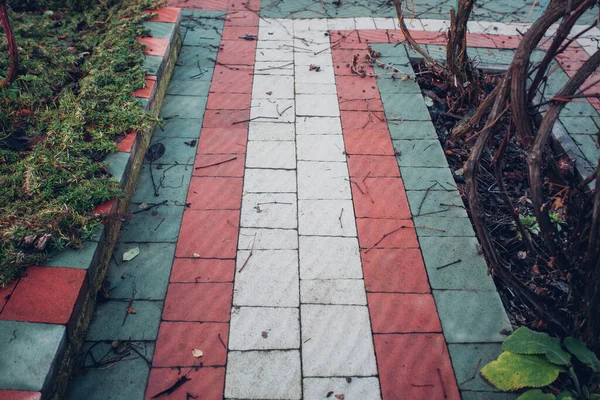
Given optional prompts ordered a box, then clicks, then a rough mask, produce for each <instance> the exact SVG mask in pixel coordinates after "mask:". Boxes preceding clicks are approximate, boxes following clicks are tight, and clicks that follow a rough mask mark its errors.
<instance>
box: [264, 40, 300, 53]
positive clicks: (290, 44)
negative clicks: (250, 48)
mask: <svg viewBox="0 0 600 400" xmlns="http://www.w3.org/2000/svg"><path fill="white" fill-rule="evenodd" d="M256 48H257V49H258V50H259V51H260V50H273V49H275V50H282V51H292V52H293V51H294V40H293V39H288V40H272V41H259V42H258V43H257V44H256Z"/></svg>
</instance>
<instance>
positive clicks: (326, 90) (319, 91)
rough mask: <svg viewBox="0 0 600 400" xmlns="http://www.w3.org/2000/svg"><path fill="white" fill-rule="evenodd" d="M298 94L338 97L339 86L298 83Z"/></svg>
mask: <svg viewBox="0 0 600 400" xmlns="http://www.w3.org/2000/svg"><path fill="white" fill-rule="evenodd" d="M296 93H298V94H312V95H323V94H333V95H337V86H336V85H334V84H329V83H322V84H320V85H313V84H312V83H308V82H296Z"/></svg>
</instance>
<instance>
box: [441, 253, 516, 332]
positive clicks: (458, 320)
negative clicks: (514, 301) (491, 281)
mask: <svg viewBox="0 0 600 400" xmlns="http://www.w3.org/2000/svg"><path fill="white" fill-rule="evenodd" d="M449 262H450V261H449ZM448 268H452V267H448ZM433 297H434V298H435V303H436V306H437V309H438V313H439V316H440V320H441V322H442V329H443V331H444V337H445V338H446V341H447V342H448V343H488V342H489V343H492V342H503V341H504V339H506V336H505V335H503V334H502V332H506V331H511V330H512V326H511V324H510V321H509V320H508V316H507V315H506V311H505V310H504V306H503V305H502V302H501V301H500V296H499V295H498V293H497V292H495V291H483V290H482V291H474V290H470V291H469V290H434V291H433Z"/></svg>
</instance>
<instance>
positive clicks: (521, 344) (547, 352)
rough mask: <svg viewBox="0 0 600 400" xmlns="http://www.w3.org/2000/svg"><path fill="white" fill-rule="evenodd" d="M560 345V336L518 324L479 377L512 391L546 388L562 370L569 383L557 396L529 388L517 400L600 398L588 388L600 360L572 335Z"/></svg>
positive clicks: (597, 399)
mask: <svg viewBox="0 0 600 400" xmlns="http://www.w3.org/2000/svg"><path fill="white" fill-rule="evenodd" d="M563 345H564V348H563V346H561V343H560V340H559V339H557V338H553V337H551V336H550V335H548V334H546V333H543V332H534V331H532V330H530V329H528V328H526V327H521V328H519V329H517V330H516V331H515V332H514V333H513V334H512V335H510V336H509V337H508V338H507V339H506V340H505V341H504V343H503V344H502V350H503V353H502V354H500V356H499V357H498V359H497V360H495V361H492V362H491V363H489V364H487V365H486V366H485V367H483V368H482V369H481V376H482V377H483V378H484V379H485V380H486V381H488V382H489V383H490V384H492V385H493V386H495V387H496V388H498V389H500V390H503V391H505V392H513V391H516V390H519V389H523V388H543V387H547V386H549V385H551V384H552V383H553V382H554V381H556V380H557V379H558V376H559V375H560V374H561V373H566V374H568V375H569V378H570V386H569V388H568V389H567V390H564V391H562V392H561V393H560V394H558V395H557V396H555V395H554V394H552V393H544V392H543V391H542V390H541V389H532V390H529V391H527V392H525V393H523V394H522V395H521V396H519V398H518V400H546V399H547V400H554V399H557V400H567V399H573V400H575V399H584V400H600V394H594V393H590V388H589V385H590V383H591V382H592V381H593V379H594V378H595V377H597V373H598V372H600V360H598V358H597V357H596V355H595V354H594V353H593V352H592V351H591V350H590V349H588V348H587V346H586V345H585V343H583V342H581V341H579V340H577V339H575V338H573V337H571V336H569V337H567V338H566V339H565V340H564V341H563ZM565 349H566V351H565ZM571 356H574V358H573V357H571ZM583 376H586V377H588V379H587V380H586V383H585V384H583V383H582V380H581V377H583Z"/></svg>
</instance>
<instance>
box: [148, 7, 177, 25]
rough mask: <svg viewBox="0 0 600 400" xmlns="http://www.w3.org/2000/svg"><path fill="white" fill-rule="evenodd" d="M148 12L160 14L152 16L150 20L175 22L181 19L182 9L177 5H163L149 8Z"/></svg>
mask: <svg viewBox="0 0 600 400" xmlns="http://www.w3.org/2000/svg"><path fill="white" fill-rule="evenodd" d="M146 12H147V13H151V14H158V15H157V16H156V17H153V18H150V19H149V20H148V21H149V22H168V23H175V22H177V20H178V19H179V14H180V13H181V9H179V8H175V7H162V8H157V9H156V10H148V11H146Z"/></svg>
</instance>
